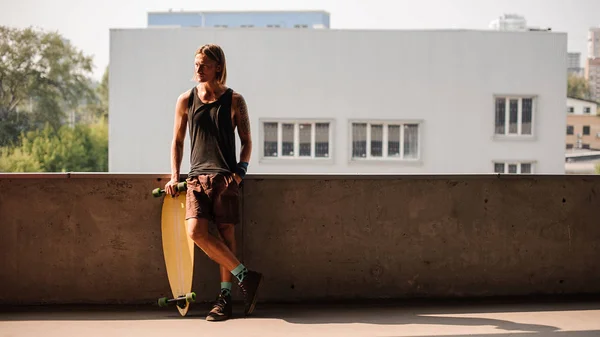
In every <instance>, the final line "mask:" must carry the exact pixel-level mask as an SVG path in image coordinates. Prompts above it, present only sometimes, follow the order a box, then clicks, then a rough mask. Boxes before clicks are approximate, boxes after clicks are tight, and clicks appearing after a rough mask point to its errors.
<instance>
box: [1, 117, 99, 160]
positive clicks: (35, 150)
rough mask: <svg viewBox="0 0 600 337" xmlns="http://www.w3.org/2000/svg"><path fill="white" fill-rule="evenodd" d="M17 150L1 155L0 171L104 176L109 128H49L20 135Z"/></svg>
mask: <svg viewBox="0 0 600 337" xmlns="http://www.w3.org/2000/svg"><path fill="white" fill-rule="evenodd" d="M20 140H21V144H22V146H21V147H19V148H5V149H3V150H2V151H0V153H1V154H2V157H0V171H8V172H38V171H42V172H105V171H108V125H107V123H105V122H99V123H97V124H94V125H90V126H87V125H77V126H75V127H74V128H70V127H68V126H62V127H60V128H59V129H58V131H55V130H54V129H53V127H52V126H50V124H46V126H45V127H44V128H43V129H39V130H35V131H29V132H27V133H26V134H22V135H21V139H20Z"/></svg>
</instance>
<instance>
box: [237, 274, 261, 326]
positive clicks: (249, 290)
mask: <svg viewBox="0 0 600 337" xmlns="http://www.w3.org/2000/svg"><path fill="white" fill-rule="evenodd" d="M262 279H263V275H262V274H261V273H257V272H255V271H252V270H249V271H248V274H246V277H244V280H243V281H242V282H238V285H239V286H240V289H242V292H243V293H244V315H246V316H248V315H250V314H252V312H253V311H254V307H255V306H256V293H257V291H258V286H259V285H260V282H261V281H262Z"/></svg>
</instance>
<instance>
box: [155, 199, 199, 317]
mask: <svg viewBox="0 0 600 337" xmlns="http://www.w3.org/2000/svg"><path fill="white" fill-rule="evenodd" d="M161 222H162V224H161V231H162V245H163V254H164V258H165V264H166V267H167V276H168V278H169V284H170V286H171V291H172V293H173V298H177V297H181V296H184V297H185V295H186V294H187V293H190V292H191V290H192V279H193V274H194V241H192V239H191V238H190V237H189V236H188V235H187V230H186V224H185V192H184V193H180V194H179V196H178V197H175V198H173V197H172V196H170V195H165V196H164V198H163V206H162V216H161ZM189 307H190V304H189V303H186V304H185V307H183V308H180V307H179V306H177V310H179V313H180V314H181V316H185V315H187V312H188V310H189Z"/></svg>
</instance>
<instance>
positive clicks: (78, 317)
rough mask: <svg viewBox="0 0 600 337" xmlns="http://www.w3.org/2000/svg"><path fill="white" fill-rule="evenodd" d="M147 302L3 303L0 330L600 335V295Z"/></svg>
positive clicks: (53, 332) (347, 335) (112, 333)
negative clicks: (211, 304)
mask: <svg viewBox="0 0 600 337" xmlns="http://www.w3.org/2000/svg"><path fill="white" fill-rule="evenodd" d="M206 308H207V306H206V305H205V304H202V305H197V306H195V307H193V309H192V310H191V311H190V314H189V315H188V316H187V317H180V316H179V314H178V313H177V312H176V310H175V309H173V308H171V309H159V308H156V307H152V306H123V307H119V306H98V307H90V306H45V307H18V308H8V309H7V308H4V309H3V310H5V312H2V313H0V335H1V336H47V337H52V336H60V337H64V336H85V337H94V336H148V337H149V336H161V337H162V336H166V335H170V334H172V333H173V332H174V331H178V332H179V333H189V334H190V336H244V337H250V336H263V337H264V336H284V335H287V336H302V337H307V336H344V337H350V336H466V335H469V336H531V335H535V336H577V337H579V336H600V300H596V301H586V302H581V301H579V302H578V301H569V302H567V301H560V302H552V301H544V302H537V303H532V302H512V303H510V302H495V303H493V302H468V301H456V302H453V303H448V302H446V303H441V304H440V303H416V302H405V303H395V304H390V303H383V304H379V305H377V304H375V305H374V304H369V305H360V304H352V305H348V304H326V305H317V304H302V305H293V304H286V305H263V306H259V307H257V311H256V314H255V315H253V316H252V317H249V318H242V317H241V315H240V314H241V310H242V308H241V305H239V304H238V305H237V307H236V308H235V310H234V311H235V314H236V317H235V318H234V319H232V320H229V321H226V322H221V323H211V322H207V321H205V320H204V318H205V314H206Z"/></svg>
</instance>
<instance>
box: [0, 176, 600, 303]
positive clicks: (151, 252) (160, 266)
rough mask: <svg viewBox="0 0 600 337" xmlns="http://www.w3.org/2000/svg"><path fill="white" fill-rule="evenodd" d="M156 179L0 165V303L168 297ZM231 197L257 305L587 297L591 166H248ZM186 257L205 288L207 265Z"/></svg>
mask: <svg viewBox="0 0 600 337" xmlns="http://www.w3.org/2000/svg"><path fill="white" fill-rule="evenodd" d="M166 178H167V175H158V174H157V175H152V174H144V175H115V174H106V175H102V174H99V175H95V174H93V175H86V174H34V175H29V174H0V190H1V191H2V193H1V194H0V265H1V266H2V268H0V303H8V304H37V303H145V302H154V301H155V300H156V299H157V298H158V297H161V296H166V295H168V294H169V292H170V290H169V284H168V280H167V276H166V270H165V266H164V260H163V256H162V247H161V235H160V214H161V204H162V201H161V199H156V198H153V197H152V196H151V195H150V191H151V190H152V189H153V188H155V187H162V186H164V183H165V182H166ZM242 195H243V201H242V206H241V207H242V209H243V222H242V224H240V225H239V230H238V232H237V235H238V244H239V252H240V254H239V256H240V257H241V258H242V260H243V262H244V264H246V265H247V266H248V267H250V268H256V269H258V270H260V271H262V272H263V273H264V274H265V284H264V286H263V288H262V289H261V298H260V299H261V300H262V301H302V300H314V299H323V298H324V299H372V298H405V297H461V296H504V295H530V294H581V293H600V268H598V267H597V265H598V261H600V176H500V177H498V176H496V175H483V176H466V175H465V176H431V175H419V176H310V175H309V176H286V175H283V176H248V178H247V180H246V181H245V184H244V187H243V189H242ZM196 261H197V263H196V266H195V271H196V273H195V280H194V291H196V292H197V293H198V295H199V299H200V300H207V301H208V300H212V299H214V297H215V295H216V293H217V291H218V287H219V279H218V266H217V265H216V264H215V263H214V262H212V261H210V260H209V259H208V258H206V257H205V256H204V255H203V253H202V251H201V250H199V249H196ZM238 295H239V294H238V293H237V291H236V297H237V296H238Z"/></svg>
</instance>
